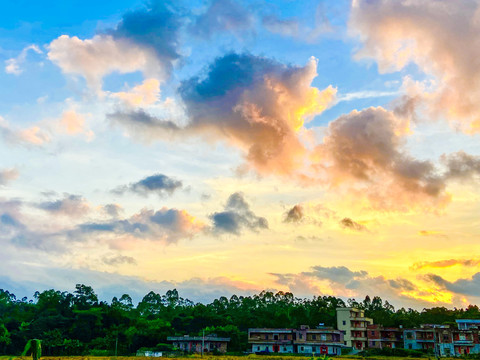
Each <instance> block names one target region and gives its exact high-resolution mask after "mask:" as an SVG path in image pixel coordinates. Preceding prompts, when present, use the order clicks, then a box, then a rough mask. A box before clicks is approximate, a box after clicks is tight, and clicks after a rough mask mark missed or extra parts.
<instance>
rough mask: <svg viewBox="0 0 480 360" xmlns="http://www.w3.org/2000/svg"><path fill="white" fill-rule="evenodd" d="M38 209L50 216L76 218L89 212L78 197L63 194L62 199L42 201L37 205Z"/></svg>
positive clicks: (81, 198) (84, 201)
mask: <svg viewBox="0 0 480 360" xmlns="http://www.w3.org/2000/svg"><path fill="white" fill-rule="evenodd" d="M37 207H38V208H39V209H42V210H45V211H47V212H49V213H51V214H55V215H62V216H68V217H73V218H78V217H81V216H84V215H86V214H87V213H88V212H89V211H90V207H89V205H88V202H87V201H86V200H85V198H83V197H82V196H80V195H72V194H64V196H63V199H58V200H55V201H44V202H41V203H39V204H37Z"/></svg>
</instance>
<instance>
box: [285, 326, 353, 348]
mask: <svg viewBox="0 0 480 360" xmlns="http://www.w3.org/2000/svg"><path fill="white" fill-rule="evenodd" d="M293 344H294V349H295V352H296V353H298V354H320V355H341V354H342V348H343V347H345V345H344V343H343V333H342V332H341V331H340V330H334V329H333V328H329V327H325V326H323V325H320V326H318V327H317V328H315V329H310V328H309V327H308V326H306V325H302V326H300V329H299V330H295V337H294V341H293Z"/></svg>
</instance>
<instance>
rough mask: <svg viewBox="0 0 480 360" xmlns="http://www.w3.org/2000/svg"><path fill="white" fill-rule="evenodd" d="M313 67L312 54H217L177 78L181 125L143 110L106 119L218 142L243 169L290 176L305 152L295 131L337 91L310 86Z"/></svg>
mask: <svg viewBox="0 0 480 360" xmlns="http://www.w3.org/2000/svg"><path fill="white" fill-rule="evenodd" d="M316 67H317V62H316V60H315V59H313V58H312V59H310V61H309V62H308V63H307V65H305V66H304V67H297V66H285V65H283V64H280V63H278V62H276V61H274V60H270V59H266V58H262V57H257V56H253V55H248V54H242V55H239V54H235V53H232V54H228V55H225V56H223V57H220V58H217V59H216V60H215V61H214V62H213V64H212V65H211V66H210V67H209V69H208V73H207V74H206V76H205V77H202V78H199V77H193V78H191V79H189V80H186V81H183V82H182V84H181V86H180V89H179V93H180V95H181V97H182V99H183V102H184V104H185V107H186V113H187V114H186V115H187V118H188V123H187V124H186V125H185V126H179V125H177V124H176V123H175V122H173V121H171V120H170V119H158V118H156V117H155V116H152V115H150V114H147V113H145V112H144V111H136V112H124V113H122V112H117V113H114V114H111V115H110V116H109V118H110V119H111V120H112V121H113V122H114V123H120V124H122V125H123V126H125V127H126V128H127V129H128V130H129V131H131V132H133V133H134V134H140V135H141V136H143V137H146V138H147V139H151V138H152V137H154V136H156V137H159V138H163V139H165V138H167V136H166V135H168V136H169V137H170V138H171V137H172V136H175V135H176V136H194V135H200V136H204V137H208V139H209V141H211V140H212V139H216V140H223V141H226V142H228V143H229V144H231V145H232V146H235V147H239V148H240V149H242V150H243V151H244V152H245V157H246V160H247V164H246V165H245V167H244V169H245V168H246V169H254V170H256V171H257V172H258V173H260V174H271V173H274V174H279V175H284V176H295V174H294V170H296V169H297V168H298V167H302V166H303V161H304V157H305V155H306V149H305V147H304V145H303V144H302V142H301V141H300V139H299V133H300V132H302V131H303V130H305V129H304V128H303V125H304V123H305V122H306V121H309V120H311V119H312V118H313V117H314V116H315V115H317V114H319V113H321V112H322V111H323V110H325V109H326V108H327V107H328V106H329V105H330V104H332V103H333V100H334V97H335V93H336V90H335V89H333V88H332V87H328V88H327V89H325V90H323V91H320V90H318V89H317V88H314V87H311V86H310V83H311V82H312V80H313V79H314V78H315V76H316V75H317V73H316Z"/></svg>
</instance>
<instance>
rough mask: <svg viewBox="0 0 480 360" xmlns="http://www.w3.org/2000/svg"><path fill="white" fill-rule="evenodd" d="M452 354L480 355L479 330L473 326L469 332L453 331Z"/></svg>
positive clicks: (462, 330)
mask: <svg viewBox="0 0 480 360" xmlns="http://www.w3.org/2000/svg"><path fill="white" fill-rule="evenodd" d="M457 324H458V322H457ZM450 353H451V354H452V355H455V356H458V355H468V354H479V353H480V341H479V331H478V329H477V328H476V327H473V326H472V327H470V328H469V329H468V330H464V329H454V330H452V347H451V350H450Z"/></svg>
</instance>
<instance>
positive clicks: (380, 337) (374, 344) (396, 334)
mask: <svg viewBox="0 0 480 360" xmlns="http://www.w3.org/2000/svg"><path fill="white" fill-rule="evenodd" d="M367 338H368V347H370V348H376V349H385V348H390V349H395V348H403V329H402V328H395V327H383V326H381V325H373V324H372V325H368V326H367Z"/></svg>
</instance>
